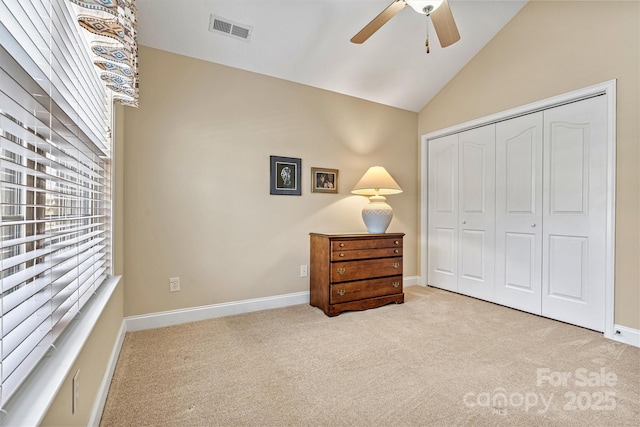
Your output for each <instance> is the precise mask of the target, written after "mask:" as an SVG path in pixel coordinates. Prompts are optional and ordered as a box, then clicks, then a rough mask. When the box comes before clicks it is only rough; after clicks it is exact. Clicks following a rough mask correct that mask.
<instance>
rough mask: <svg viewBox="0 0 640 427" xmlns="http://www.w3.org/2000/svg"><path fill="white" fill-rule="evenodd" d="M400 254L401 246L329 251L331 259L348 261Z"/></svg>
mask: <svg viewBox="0 0 640 427" xmlns="http://www.w3.org/2000/svg"><path fill="white" fill-rule="evenodd" d="M401 255H402V246H400V247H399V248H376V249H356V250H352V251H347V250H340V251H336V250H333V251H331V261H348V260H352V259H367V258H388V257H394V256H395V257H397V256H401Z"/></svg>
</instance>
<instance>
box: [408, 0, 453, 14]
mask: <svg viewBox="0 0 640 427" xmlns="http://www.w3.org/2000/svg"><path fill="white" fill-rule="evenodd" d="M405 3H407V4H408V5H409V6H411V8H412V9H413V10H415V11H416V12H418V13H424V14H425V15H428V14H430V13H431V12H433V11H434V10H436V9H437V8H438V7H440V5H441V4H442V3H444V0H426V1H425V0H405Z"/></svg>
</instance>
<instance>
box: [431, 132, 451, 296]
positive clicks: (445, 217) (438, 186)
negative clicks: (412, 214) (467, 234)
mask: <svg viewBox="0 0 640 427" xmlns="http://www.w3.org/2000/svg"><path fill="white" fill-rule="evenodd" d="M428 221H429V227H428V228H429V234H428V236H429V237H428V248H427V252H428V265H429V271H428V278H427V280H428V282H429V285H431V286H435V287H438V288H442V289H447V290H450V291H457V290H458V227H457V225H458V135H450V136H445V137H442V138H438V139H434V140H431V141H429V217H428Z"/></svg>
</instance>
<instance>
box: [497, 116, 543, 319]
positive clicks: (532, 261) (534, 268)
mask: <svg viewBox="0 0 640 427" xmlns="http://www.w3.org/2000/svg"><path fill="white" fill-rule="evenodd" d="M542 123H543V116H542V112H539V113H533V114H529V115H526V116H522V117H517V118H514V119H510V120H506V121H503V122H500V123H498V124H497V125H496V272H495V275H496V282H495V302H497V303H498V304H502V305H506V306H509V307H513V308H517V309H518V310H523V311H527V312H529V313H535V314H541V312H542V311H541V292H542V227H543V224H542V148H543V144H542V134H543V127H542V126H543V125H542Z"/></svg>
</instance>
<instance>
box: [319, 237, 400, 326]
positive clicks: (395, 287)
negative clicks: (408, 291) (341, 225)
mask: <svg viewBox="0 0 640 427" xmlns="http://www.w3.org/2000/svg"><path fill="white" fill-rule="evenodd" d="M403 236H404V234H403V233H387V234H318V233H311V234H310V237H311V245H310V246H311V260H310V264H311V271H310V288H311V289H310V291H311V297H310V304H311V305H312V306H314V307H318V308H320V309H322V311H324V312H325V314H326V315H327V316H336V315H338V314H340V313H342V312H343V311H348V310H367V309H369V308H376V307H380V306H383V305H385V304H389V303H392V302H395V303H397V304H402V303H403V302H404V293H403V292H402V238H403Z"/></svg>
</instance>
